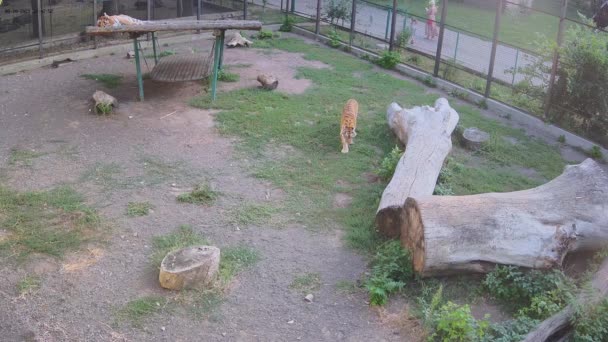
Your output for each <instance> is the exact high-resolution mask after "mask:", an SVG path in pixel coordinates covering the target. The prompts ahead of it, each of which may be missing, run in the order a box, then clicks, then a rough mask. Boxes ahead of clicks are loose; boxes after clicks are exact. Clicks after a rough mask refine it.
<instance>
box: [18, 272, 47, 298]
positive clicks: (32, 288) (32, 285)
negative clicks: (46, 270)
mask: <svg viewBox="0 0 608 342" xmlns="http://www.w3.org/2000/svg"><path fill="white" fill-rule="evenodd" d="M40 283H41V280H40V277H38V276H36V275H28V276H26V277H25V278H23V279H21V280H20V281H19V282H18V283H17V292H19V296H25V295H28V294H31V293H34V292H36V291H37V290H38V289H39V288H40Z"/></svg>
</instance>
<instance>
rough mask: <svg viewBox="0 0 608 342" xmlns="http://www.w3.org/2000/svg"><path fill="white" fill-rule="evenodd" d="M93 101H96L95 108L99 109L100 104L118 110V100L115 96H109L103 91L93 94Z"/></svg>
mask: <svg viewBox="0 0 608 342" xmlns="http://www.w3.org/2000/svg"><path fill="white" fill-rule="evenodd" d="M93 101H95V108H97V106H98V105H100V104H103V105H106V106H112V107H113V108H118V100H117V99H116V98H115V97H114V96H112V95H110V94H107V93H105V92H103V91H101V90H97V91H95V93H94V94H93Z"/></svg>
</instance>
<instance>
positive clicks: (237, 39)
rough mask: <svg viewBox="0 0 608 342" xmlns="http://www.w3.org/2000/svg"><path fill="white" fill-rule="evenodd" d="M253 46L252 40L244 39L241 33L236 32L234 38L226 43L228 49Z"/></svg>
mask: <svg viewBox="0 0 608 342" xmlns="http://www.w3.org/2000/svg"><path fill="white" fill-rule="evenodd" d="M251 44H253V42H252V41H251V40H248V39H247V38H245V37H243V36H242V35H241V34H240V33H239V32H236V33H235V34H234V36H232V38H230V40H229V41H228V43H226V46H228V47H232V48H233V47H237V46H245V47H249V45H251Z"/></svg>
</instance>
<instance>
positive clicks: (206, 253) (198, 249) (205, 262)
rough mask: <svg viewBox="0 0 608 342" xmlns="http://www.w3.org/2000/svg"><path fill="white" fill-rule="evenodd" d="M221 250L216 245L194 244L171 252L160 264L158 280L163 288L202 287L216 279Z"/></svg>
mask: <svg viewBox="0 0 608 342" xmlns="http://www.w3.org/2000/svg"><path fill="white" fill-rule="evenodd" d="M219 263H220V250H219V248H217V247H214V246H193V247H187V248H183V249H180V250H178V251H174V252H171V253H169V254H167V255H166V256H165V258H164V259H163V261H162V263H161V266H160V273H159V276H158V280H159V282H160V285H161V286H162V287H163V288H166V289H170V290H181V289H188V288H200V287H204V286H206V285H209V284H211V283H212V282H213V280H214V279H215V275H216V273H217V271H218V269H219Z"/></svg>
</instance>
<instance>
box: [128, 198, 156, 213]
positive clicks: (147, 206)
mask: <svg viewBox="0 0 608 342" xmlns="http://www.w3.org/2000/svg"><path fill="white" fill-rule="evenodd" d="M153 208H154V206H153V205H152V203H150V202H129V203H127V216H131V217H135V216H146V215H148V213H150V210H152V209H153Z"/></svg>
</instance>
